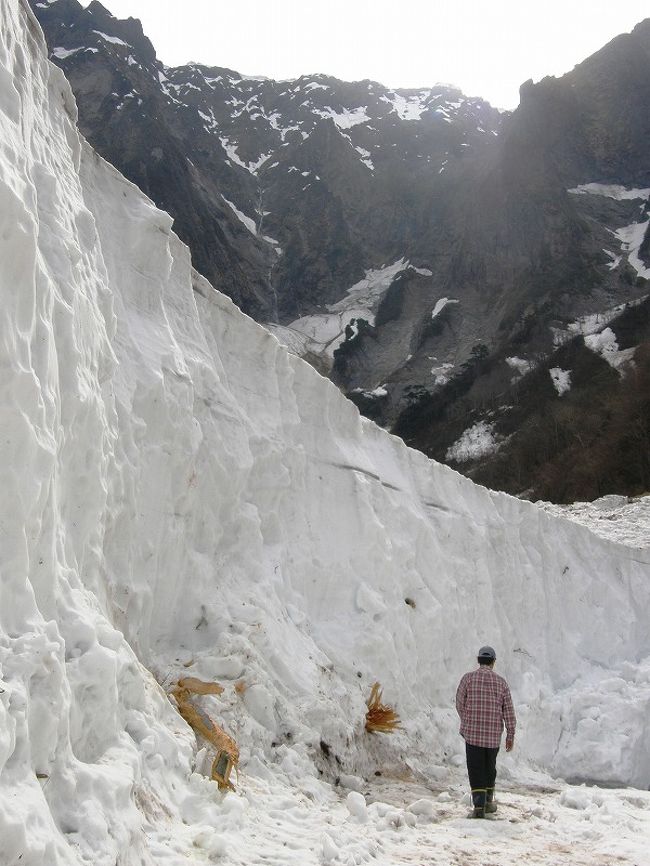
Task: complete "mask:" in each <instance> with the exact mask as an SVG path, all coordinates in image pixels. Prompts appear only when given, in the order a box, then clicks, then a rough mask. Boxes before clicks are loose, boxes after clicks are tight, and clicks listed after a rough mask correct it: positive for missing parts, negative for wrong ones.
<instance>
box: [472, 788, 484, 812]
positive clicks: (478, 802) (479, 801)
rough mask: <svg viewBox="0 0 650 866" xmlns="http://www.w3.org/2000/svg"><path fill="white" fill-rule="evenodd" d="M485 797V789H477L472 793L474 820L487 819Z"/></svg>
mask: <svg viewBox="0 0 650 866" xmlns="http://www.w3.org/2000/svg"><path fill="white" fill-rule="evenodd" d="M485 797H486V791H485V788H475V789H474V790H473V791H472V803H473V805H474V811H473V812H472V815H471V817H472V818H485Z"/></svg>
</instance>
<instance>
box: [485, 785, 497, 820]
mask: <svg viewBox="0 0 650 866" xmlns="http://www.w3.org/2000/svg"><path fill="white" fill-rule="evenodd" d="M496 810H497V804H496V803H495V801H494V788H488V789H487V791H486V796H485V813H486V815H489V814H491V813H493V812H496Z"/></svg>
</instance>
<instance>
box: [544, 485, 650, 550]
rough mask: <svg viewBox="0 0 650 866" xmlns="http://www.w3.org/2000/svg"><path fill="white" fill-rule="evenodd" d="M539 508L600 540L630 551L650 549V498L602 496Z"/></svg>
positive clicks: (546, 503)
mask: <svg viewBox="0 0 650 866" xmlns="http://www.w3.org/2000/svg"><path fill="white" fill-rule="evenodd" d="M537 504H538V505H539V506H541V507H542V508H543V509H544V511H546V512H548V513H549V514H556V515H558V516H560V517H566V518H568V519H569V520H575V522H576V523H580V524H581V525H582V526H586V527H588V528H589V529H590V530H591V531H592V532H595V533H596V535H599V536H600V537H601V538H607V539H608V540H609V541H616V542H618V543H619V544H625V545H628V546H629V547H639V548H645V549H647V548H649V547H650V496H639V497H632V498H628V497H627V496H603V497H602V498H601V499H596V500H594V501H593V502H574V503H573V504H572V505H554V504H552V503H550V502H538V503H537Z"/></svg>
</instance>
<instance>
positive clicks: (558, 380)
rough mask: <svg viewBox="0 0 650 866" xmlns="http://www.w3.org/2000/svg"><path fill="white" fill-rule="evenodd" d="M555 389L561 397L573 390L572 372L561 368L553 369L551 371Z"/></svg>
mask: <svg viewBox="0 0 650 866" xmlns="http://www.w3.org/2000/svg"><path fill="white" fill-rule="evenodd" d="M548 372H549V375H550V377H551V382H553V387H554V388H555V390H556V391H557V393H558V394H559V396H560V397H561V396H562V394H566V393H567V392H568V391H570V390H571V370H563V369H562V368H561V367H552V368H551V369H550V370H549V371H548Z"/></svg>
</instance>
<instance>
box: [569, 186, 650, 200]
mask: <svg viewBox="0 0 650 866" xmlns="http://www.w3.org/2000/svg"><path fill="white" fill-rule="evenodd" d="M567 192H569V193H571V194H573V195H602V196H605V197H606V198H613V199H615V200H616V201H626V200H634V199H642V200H643V201H647V200H648V198H650V188H644V189H638V188H636V187H632V188H630V189H628V188H627V187H624V186H621V185H619V184H611V183H583V184H581V185H580V186H575V187H573V188H572V189H569V190H567Z"/></svg>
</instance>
